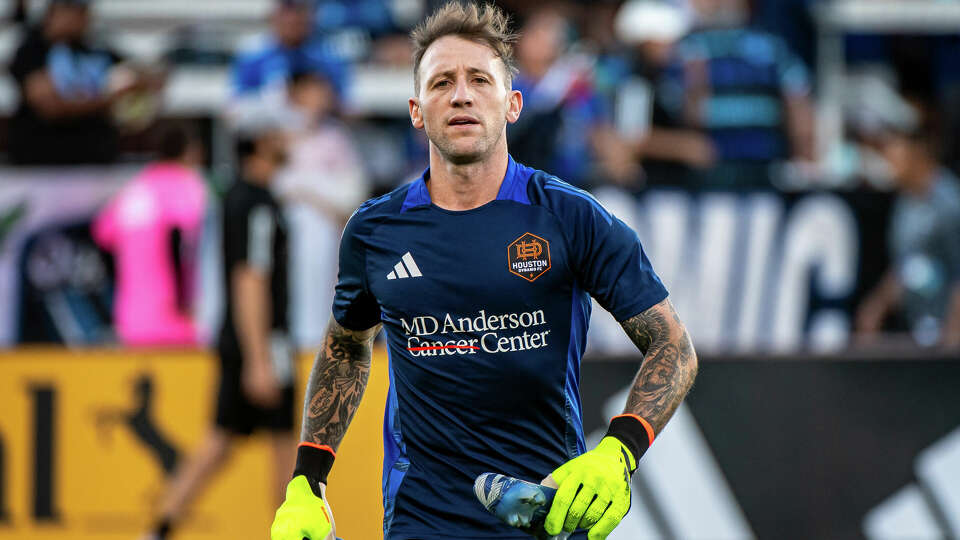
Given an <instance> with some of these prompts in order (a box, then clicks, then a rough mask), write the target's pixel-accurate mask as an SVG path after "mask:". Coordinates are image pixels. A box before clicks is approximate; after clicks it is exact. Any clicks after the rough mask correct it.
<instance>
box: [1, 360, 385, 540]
mask: <svg viewBox="0 0 960 540" xmlns="http://www.w3.org/2000/svg"><path fill="white" fill-rule="evenodd" d="M215 363H216V359H215V358H214V357H212V356H210V355H208V354H206V353H202V352H193V351H153V352H148V351H143V352H141V351H129V350H128V351H121V350H89V351H82V352H75V351H67V350H64V349H60V348H27V349H21V350H15V351H8V352H0V411H2V413H0V539H3V540H5V539H10V540H14V539H16V540H34V539H35V540H44V539H51V540H53V539H63V538H70V539H72V540H88V539H89V540H93V539H114V538H115V539H121V538H122V539H130V538H137V537H138V536H139V535H140V534H142V533H143V532H145V531H146V528H147V527H148V525H149V524H150V523H151V520H152V513H151V509H152V508H154V507H155V504H156V502H157V499H158V497H159V496H160V494H161V489H162V487H163V484H164V480H165V479H166V478H167V477H168V476H169V475H170V473H171V472H172V471H173V469H174V468H175V467H176V465H177V464H178V463H180V462H181V461H182V460H183V459H185V458H186V456H187V455H188V454H189V452H190V451H191V450H192V449H194V448H195V447H196V446H197V445H198V444H199V443H200V441H201V440H202V437H203V435H204V434H205V432H206V430H207V428H208V427H209V426H210V423H211V421H212V414H213V407H214V401H213V400H214V396H215V390H216V365H215ZM311 363H312V357H308V356H306V355H305V356H303V357H301V362H300V366H299V367H300V378H299V380H300V381H305V380H306V376H307V373H308V371H309V369H310V366H311ZM386 367H387V366H386V354H379V353H378V356H377V357H376V359H375V360H374V363H373V370H372V373H371V377H370V383H369V387H368V389H367V392H366V396H365V398H364V405H363V407H362V408H361V410H360V412H358V414H357V416H356V418H355V420H354V422H353V425H352V426H351V429H350V433H349V435H348V436H347V438H346V439H345V441H344V443H343V445H342V446H341V448H340V454H341V455H340V456H338V459H337V467H336V470H335V471H334V472H333V473H332V474H331V477H330V492H329V493H330V504H331V507H332V508H333V510H334V516H335V518H336V520H337V525H338V534H339V535H340V536H341V537H344V538H346V539H347V540H359V539H368V538H377V537H379V536H380V535H381V519H382V515H383V513H382V508H381V504H380V467H379V464H380V462H381V461H382V459H383V457H382V452H383V450H382V444H381V434H382V430H381V425H382V418H383V407H384V404H385V402H386V385H387V378H388V377H387V369H386ZM302 386H303V385H302V384H301V385H300V388H299V389H298V390H302ZM297 403H302V398H301V397H300V394H298V398H297ZM298 416H299V413H298ZM297 425H299V420H298V421H297ZM292 451H294V450H293V449H291V452H292ZM341 479H342V480H341ZM271 485H272V483H271V468H270V450H269V440H268V439H266V438H265V437H262V436H256V435H255V436H253V437H252V438H250V439H248V440H245V441H242V442H241V443H240V444H239V445H238V446H237V448H236V449H235V451H234V452H233V453H232V455H231V456H230V458H229V461H228V463H226V464H225V466H224V468H223V469H222V471H221V473H220V475H219V477H218V478H217V479H216V480H215V481H214V482H213V483H212V484H211V486H210V488H209V489H208V490H207V491H205V492H204V493H203V494H202V495H201V497H200V498H199V499H198V500H197V504H196V505H195V506H194V509H193V511H192V512H191V514H190V516H189V517H188V518H187V520H186V522H185V524H184V525H183V528H182V529H181V530H180V532H179V533H178V535H177V538H183V539H184V540H204V539H209V540H213V539H220V538H266V537H267V536H268V534H269V533H268V531H269V527H270V522H271V521H272V517H273V511H274V510H275V505H276V504H277V503H276V502H275V496H274V494H273V493H272V489H271V487H270V486H271ZM360 501H362V503H361V502H360Z"/></svg>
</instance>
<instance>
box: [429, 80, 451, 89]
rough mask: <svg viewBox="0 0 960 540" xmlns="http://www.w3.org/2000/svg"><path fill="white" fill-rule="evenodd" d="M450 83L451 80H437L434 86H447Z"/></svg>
mask: <svg viewBox="0 0 960 540" xmlns="http://www.w3.org/2000/svg"><path fill="white" fill-rule="evenodd" d="M448 84H450V81H437V82H436V84H434V85H433V87H434V88H440V87H441V86H446V85H448Z"/></svg>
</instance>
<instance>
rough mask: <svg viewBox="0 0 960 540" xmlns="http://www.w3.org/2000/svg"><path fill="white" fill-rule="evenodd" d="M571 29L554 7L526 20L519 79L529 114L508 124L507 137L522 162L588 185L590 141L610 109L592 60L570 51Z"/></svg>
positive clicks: (515, 85) (516, 83)
mask: <svg viewBox="0 0 960 540" xmlns="http://www.w3.org/2000/svg"><path fill="white" fill-rule="evenodd" d="M567 32H568V26H567V21H566V19H565V18H564V17H563V16H562V15H561V14H560V13H558V12H557V11H555V10H551V9H543V10H540V11H537V12H535V13H533V14H532V15H531V16H530V17H529V19H528V20H527V22H526V24H524V26H523V29H522V31H521V33H520V38H519V41H518V42H517V48H516V57H517V65H518V67H519V70H520V73H519V74H518V75H517V76H516V77H515V78H514V79H513V88H514V89H516V90H519V91H520V92H521V93H522V94H523V101H524V103H523V108H524V114H523V115H521V117H520V120H519V121H518V122H517V123H516V124H512V125H511V126H510V127H508V128H507V137H508V138H509V145H510V152H511V154H512V155H513V156H514V158H516V160H517V161H519V162H521V163H524V164H526V165H529V166H531V167H535V168H541V169H545V170H549V171H551V172H554V173H555V174H557V175H558V176H560V177H562V178H564V179H566V180H568V181H570V182H572V183H575V184H581V185H582V184H585V183H586V182H587V180H588V179H589V178H590V172H591V170H590V169H591V167H592V164H593V163H592V160H593V154H592V150H591V146H590V141H591V138H592V137H593V136H594V134H595V132H596V130H597V129H598V128H600V127H601V126H602V125H603V124H604V113H605V111H604V108H603V102H602V100H601V99H600V98H599V96H598V95H597V94H596V92H594V90H593V87H592V73H591V69H590V68H591V66H590V63H589V61H588V60H587V58H585V57H584V56H582V55H569V54H564V52H565V50H566V48H567Z"/></svg>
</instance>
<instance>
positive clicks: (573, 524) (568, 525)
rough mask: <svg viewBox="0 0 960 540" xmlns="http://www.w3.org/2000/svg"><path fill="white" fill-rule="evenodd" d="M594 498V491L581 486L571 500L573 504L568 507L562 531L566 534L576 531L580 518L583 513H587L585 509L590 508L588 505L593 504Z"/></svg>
mask: <svg viewBox="0 0 960 540" xmlns="http://www.w3.org/2000/svg"><path fill="white" fill-rule="evenodd" d="M595 496H596V493H595V492H594V490H592V489H590V488H588V487H587V486H583V488H582V489H581V490H580V492H579V493H577V496H576V497H575V498H574V499H573V504H571V505H570V509H569V510H567V518H566V519H564V520H563V530H565V531H567V532H573V531H575V530H576V528H577V524H578V523H580V518H582V517H583V513H584V512H586V511H587V508H588V507H589V506H590V503H591V502H593V499H594V497H595Z"/></svg>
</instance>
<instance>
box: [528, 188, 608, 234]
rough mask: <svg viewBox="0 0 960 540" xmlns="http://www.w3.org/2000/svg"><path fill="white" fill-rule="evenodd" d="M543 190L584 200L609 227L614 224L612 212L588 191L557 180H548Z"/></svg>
mask: <svg viewBox="0 0 960 540" xmlns="http://www.w3.org/2000/svg"><path fill="white" fill-rule="evenodd" d="M543 189H545V190H547V189H549V190H551V191H559V192H562V193H566V194H568V195H573V196H574V197H578V198H580V199H583V200H585V201H587V202H588V203H590V205H591V206H593V207H594V209H596V210H597V211H598V212H599V213H600V215H601V216H603V219H604V220H606V222H607V225H610V224H612V223H613V216H612V215H611V214H610V212H609V211H608V210H607V209H606V208H604V207H603V205H602V204H600V201H598V200H597V198H596V197H594V196H593V194H591V193H590V192H588V191H585V190H582V189H580V188H577V187H574V186H572V185H570V184H568V183H566V182H563V181H562V180H559V179H555V178H547V179H546V180H545V181H544V183H543Z"/></svg>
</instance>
